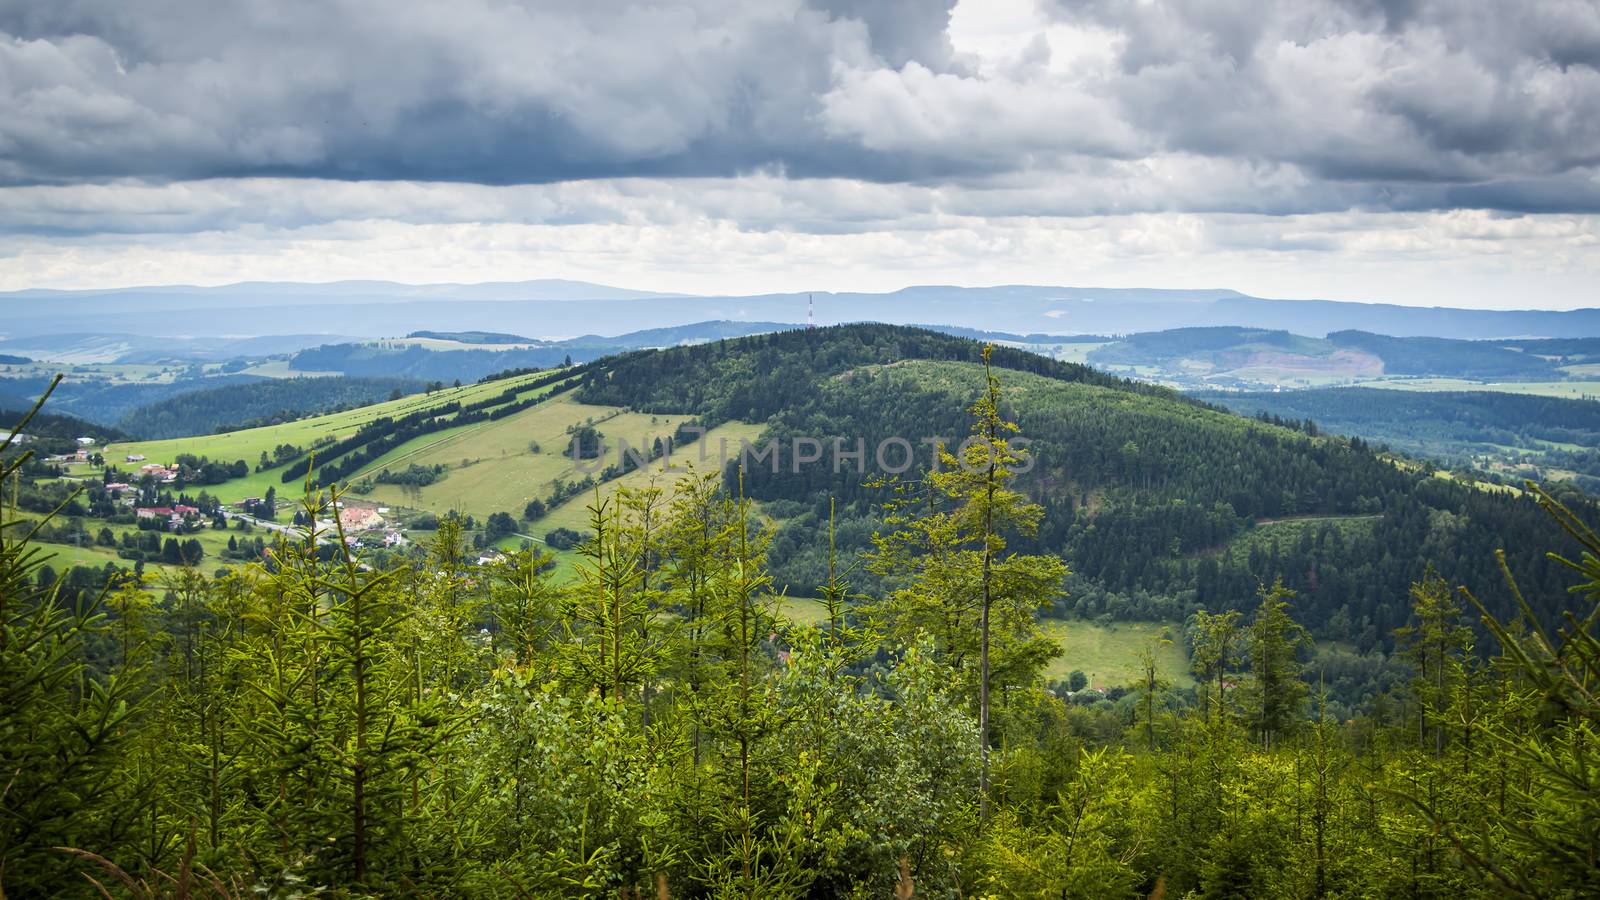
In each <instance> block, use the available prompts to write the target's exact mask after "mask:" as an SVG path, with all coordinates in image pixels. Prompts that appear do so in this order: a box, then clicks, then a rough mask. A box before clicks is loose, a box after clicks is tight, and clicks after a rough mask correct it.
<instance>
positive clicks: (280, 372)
mask: <svg viewBox="0 0 1600 900" xmlns="http://www.w3.org/2000/svg"><path fill="white" fill-rule="evenodd" d="M240 374H243V375H260V376H261V377H262V378H319V377H323V376H330V375H343V374H344V373H343V372H303V371H301V370H299V369H291V368H289V360H287V359H269V360H267V361H266V362H264V363H260V364H258V365H254V366H251V367H250V368H248V369H245V370H244V371H243V372H242V373H240Z"/></svg>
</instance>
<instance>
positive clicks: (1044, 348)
mask: <svg viewBox="0 0 1600 900" xmlns="http://www.w3.org/2000/svg"><path fill="white" fill-rule="evenodd" d="M999 343H1006V344H1009V343H1011V342H1010V341H1001V342H999ZM1108 343H1110V342H1109V341H1101V342H1099V343H1094V344H1070V343H1065V344H1016V345H1015V346H1017V347H1019V348H1021V349H1023V350H1027V351H1028V352H1030V353H1038V354H1040V355H1042V356H1048V357H1050V358H1051V359H1059V360H1061V361H1062V362H1069V363H1080V364H1082V365H1088V364H1089V354H1091V353H1093V352H1094V351H1096V350H1099V349H1100V348H1101V347H1104V346H1106V344H1108Z"/></svg>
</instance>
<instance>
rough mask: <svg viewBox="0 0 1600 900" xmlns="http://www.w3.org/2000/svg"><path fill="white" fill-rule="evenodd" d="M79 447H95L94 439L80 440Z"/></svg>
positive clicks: (83, 438)
mask: <svg viewBox="0 0 1600 900" xmlns="http://www.w3.org/2000/svg"><path fill="white" fill-rule="evenodd" d="M78 446H79V447H93V446H94V438H91V437H81V438H78Z"/></svg>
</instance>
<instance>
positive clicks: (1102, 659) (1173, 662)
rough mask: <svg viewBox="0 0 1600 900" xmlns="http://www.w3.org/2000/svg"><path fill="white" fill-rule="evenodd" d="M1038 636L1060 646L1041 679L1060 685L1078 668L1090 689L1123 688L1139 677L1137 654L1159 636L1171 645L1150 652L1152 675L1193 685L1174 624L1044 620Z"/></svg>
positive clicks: (1178, 631) (1181, 685)
mask: <svg viewBox="0 0 1600 900" xmlns="http://www.w3.org/2000/svg"><path fill="white" fill-rule="evenodd" d="M1040 625H1041V626H1042V627H1043V629H1044V633H1045V634H1046V635H1047V636H1048V637H1049V638H1050V639H1051V640H1053V641H1055V642H1056V645H1057V646H1059V647H1060V648H1061V655H1060V656H1058V657H1056V658H1055V659H1053V660H1051V661H1050V665H1049V666H1047V667H1046V668H1045V677H1046V678H1047V679H1050V680H1054V681H1064V680H1066V678H1067V676H1068V675H1069V674H1070V673H1071V672H1072V671H1073V670H1078V671H1081V672H1083V674H1085V675H1087V676H1089V683H1090V685H1092V686H1095V687H1102V688H1113V687H1126V686H1128V685H1131V684H1133V683H1135V682H1137V681H1138V680H1139V678H1140V677H1142V672H1141V667H1140V666H1141V664H1140V661H1139V655H1140V654H1141V653H1142V652H1143V651H1144V650H1145V648H1147V647H1149V646H1151V644H1152V643H1153V642H1156V641H1159V640H1160V639H1161V638H1162V637H1163V636H1165V637H1166V638H1168V639H1169V640H1170V641H1171V643H1169V644H1164V645H1161V646H1160V647H1159V648H1158V649H1157V650H1156V671H1157V672H1158V673H1159V674H1160V677H1161V678H1164V679H1166V680H1167V681H1168V682H1169V683H1170V684H1171V685H1173V686H1174V687H1180V688H1186V687H1189V686H1191V685H1193V684H1194V677H1193V676H1191V675H1190V674H1189V655H1188V653H1187V652H1186V651H1185V650H1184V648H1183V642H1182V634H1181V630H1180V629H1179V627H1178V623H1176V622H1114V623H1112V624H1110V625H1099V624H1095V623H1093V622H1086V621H1081V620H1065V619H1045V620H1044V621H1043V622H1041V623H1040Z"/></svg>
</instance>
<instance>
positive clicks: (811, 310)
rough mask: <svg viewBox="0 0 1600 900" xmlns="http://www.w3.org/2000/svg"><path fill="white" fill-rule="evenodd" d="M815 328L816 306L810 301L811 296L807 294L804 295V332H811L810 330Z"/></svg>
mask: <svg viewBox="0 0 1600 900" xmlns="http://www.w3.org/2000/svg"><path fill="white" fill-rule="evenodd" d="M815 327H817V307H816V304H815V303H813V302H812V301H811V295H810V294H807V295H806V330H807V331H809V330H811V329H813V328H815Z"/></svg>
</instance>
